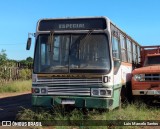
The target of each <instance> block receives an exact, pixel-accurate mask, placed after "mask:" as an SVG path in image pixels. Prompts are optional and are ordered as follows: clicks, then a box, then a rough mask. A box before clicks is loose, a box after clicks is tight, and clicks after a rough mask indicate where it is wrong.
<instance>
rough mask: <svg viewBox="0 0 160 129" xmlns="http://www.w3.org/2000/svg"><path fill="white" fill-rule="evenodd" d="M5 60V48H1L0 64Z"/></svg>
mask: <svg viewBox="0 0 160 129" xmlns="http://www.w3.org/2000/svg"><path fill="white" fill-rule="evenodd" d="M6 61H7V54H6V50H4V49H2V50H1V52H0V65H3V64H5V63H6Z"/></svg>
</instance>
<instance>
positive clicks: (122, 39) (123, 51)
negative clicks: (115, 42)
mask: <svg viewBox="0 0 160 129" xmlns="http://www.w3.org/2000/svg"><path fill="white" fill-rule="evenodd" d="M120 43H121V56H122V61H124V62H126V61H127V53H126V42H125V37H124V36H123V35H122V34H120Z"/></svg>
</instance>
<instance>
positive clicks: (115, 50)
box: [112, 35, 120, 74]
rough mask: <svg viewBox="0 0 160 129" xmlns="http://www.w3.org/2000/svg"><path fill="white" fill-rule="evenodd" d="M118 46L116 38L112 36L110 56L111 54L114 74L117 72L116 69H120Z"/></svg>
mask: <svg viewBox="0 0 160 129" xmlns="http://www.w3.org/2000/svg"><path fill="white" fill-rule="evenodd" d="M119 47H120V45H119V41H118V38H117V37H115V36H114V35H113V36H112V54H113V60H114V74H116V73H117V72H118V69H119V67H120V52H119V50H120V48H119Z"/></svg>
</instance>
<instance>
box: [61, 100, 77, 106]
mask: <svg viewBox="0 0 160 129" xmlns="http://www.w3.org/2000/svg"><path fill="white" fill-rule="evenodd" d="M61 104H72V105H73V104H75V100H71V99H62V100H61Z"/></svg>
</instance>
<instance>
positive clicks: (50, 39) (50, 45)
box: [48, 31, 54, 55]
mask: <svg viewBox="0 0 160 129" xmlns="http://www.w3.org/2000/svg"><path fill="white" fill-rule="evenodd" d="M48 45H49V49H48V51H49V52H53V46H54V31H51V32H50V35H49V39H48ZM52 54H53V55H54V53H52Z"/></svg>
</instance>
